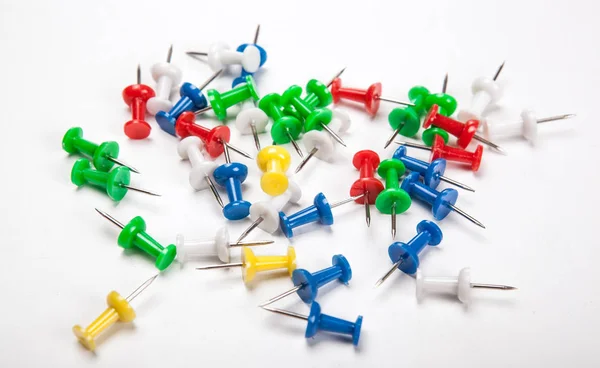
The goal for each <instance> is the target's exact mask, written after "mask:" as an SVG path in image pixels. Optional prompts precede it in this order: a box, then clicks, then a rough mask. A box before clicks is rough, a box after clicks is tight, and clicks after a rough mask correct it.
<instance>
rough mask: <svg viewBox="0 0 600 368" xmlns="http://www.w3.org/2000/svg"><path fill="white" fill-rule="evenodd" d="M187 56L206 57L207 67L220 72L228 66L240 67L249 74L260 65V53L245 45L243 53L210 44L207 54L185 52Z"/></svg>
mask: <svg viewBox="0 0 600 368" xmlns="http://www.w3.org/2000/svg"><path fill="white" fill-rule="evenodd" d="M187 54H188V55H202V56H207V58H208V66H210V68H211V69H212V70H214V71H217V70H221V69H223V68H225V67H227V66H229V65H241V66H242V68H244V70H246V71H247V72H249V73H255V72H256V71H257V70H258V68H260V65H261V61H262V60H261V52H260V50H259V49H258V48H257V47H256V46H254V45H246V46H245V47H243V51H231V49H230V48H229V46H227V44H225V43H223V42H217V43H214V44H212V45H211V46H210V47H209V49H208V52H206V53H204V52H194V51H189V52H187Z"/></svg>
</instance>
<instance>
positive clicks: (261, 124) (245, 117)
mask: <svg viewBox="0 0 600 368" xmlns="http://www.w3.org/2000/svg"><path fill="white" fill-rule="evenodd" d="M267 124H269V117H268V116H267V114H265V112H264V111H262V110H261V109H259V108H258V107H255V106H254V103H250V104H249V105H248V102H244V104H243V105H242V111H241V112H240V113H239V114H238V115H237V116H236V118H235V126H236V128H237V129H238V130H239V131H240V133H241V134H242V135H250V134H252V137H253V138H254V146H255V147H256V150H258V151H260V140H259V139H258V134H260V133H264V132H266V127H267Z"/></svg>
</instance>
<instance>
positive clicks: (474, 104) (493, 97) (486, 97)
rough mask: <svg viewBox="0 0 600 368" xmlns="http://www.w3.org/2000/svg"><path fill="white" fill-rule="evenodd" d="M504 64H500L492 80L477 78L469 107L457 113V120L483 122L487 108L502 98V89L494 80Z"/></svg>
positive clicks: (472, 89) (473, 85)
mask: <svg viewBox="0 0 600 368" xmlns="http://www.w3.org/2000/svg"><path fill="white" fill-rule="evenodd" d="M505 63H506V61H504V62H502V64H501V65H500V66H499V67H498V70H496V74H494V77H493V78H492V79H489V78H485V77H479V78H477V79H475V80H474V81H473V84H472V85H471V92H472V93H473V99H472V100H471V106H470V107H469V108H466V109H463V110H461V111H459V112H458V120H460V121H469V120H478V121H481V122H483V121H484V113H485V110H486V109H487V108H488V106H489V105H491V104H493V103H496V102H498V100H500V99H501V98H502V87H501V86H500V85H499V84H498V83H497V82H496V79H498V77H499V76H500V72H501V71H502V69H503V68H504V64H505Z"/></svg>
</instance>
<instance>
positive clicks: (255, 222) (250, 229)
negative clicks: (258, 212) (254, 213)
mask: <svg viewBox="0 0 600 368" xmlns="http://www.w3.org/2000/svg"><path fill="white" fill-rule="evenodd" d="M263 220H264V218H262V216H261V217H259V218H257V219H256V220H254V221H253V222H252V223H251V224H250V226H248V228H247V229H246V230H244V231H243V232H242V234H241V235H240V237H239V238H238V239H237V241H236V243H238V244H239V242H241V241H242V240H244V238H245V237H247V236H248V234H250V232H251V231H252V230H254V229H256V227H257V226H258V225H260V223H261V222H263Z"/></svg>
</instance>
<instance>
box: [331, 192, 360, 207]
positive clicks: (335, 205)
mask: <svg viewBox="0 0 600 368" xmlns="http://www.w3.org/2000/svg"><path fill="white" fill-rule="evenodd" d="M364 195H365V193H363V194H359V195H357V196H354V197H350V198H346V199H343V200H341V201H339V202H335V203H332V204H330V205H329V207H330V208H336V207H339V206H341V205H343V204H346V203H350V202H352V201H355V200H357V199H359V198H361V197H364Z"/></svg>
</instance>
